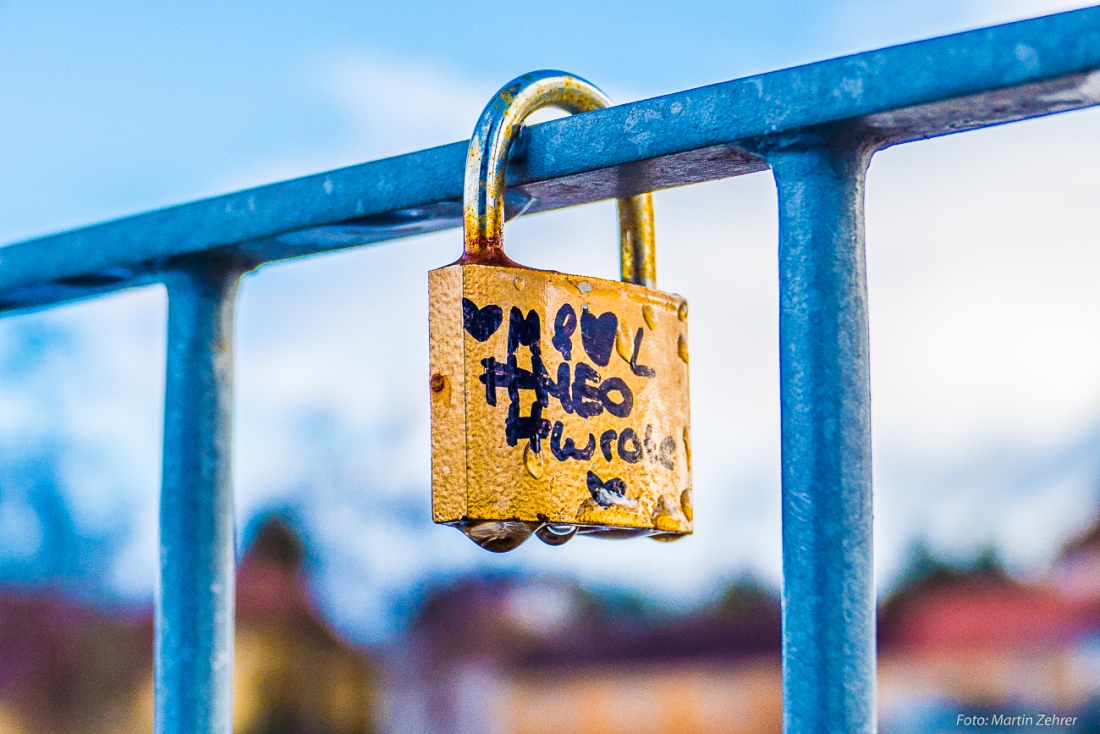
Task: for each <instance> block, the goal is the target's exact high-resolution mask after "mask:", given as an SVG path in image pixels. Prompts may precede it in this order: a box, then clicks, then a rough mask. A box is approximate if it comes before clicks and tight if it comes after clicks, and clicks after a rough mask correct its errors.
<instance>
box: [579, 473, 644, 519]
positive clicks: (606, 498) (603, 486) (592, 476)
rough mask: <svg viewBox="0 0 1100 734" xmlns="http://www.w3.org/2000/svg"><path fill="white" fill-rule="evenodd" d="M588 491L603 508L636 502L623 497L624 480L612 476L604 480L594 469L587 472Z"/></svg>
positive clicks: (624, 491)
mask: <svg viewBox="0 0 1100 734" xmlns="http://www.w3.org/2000/svg"><path fill="white" fill-rule="evenodd" d="M587 479H588V491H589V492H591V493H592V499H593V500H595V502H596V504H597V505H599V506H600V507H602V508H604V509H605V510H606V509H607V508H608V507H611V505H632V504H637V501H636V500H630V499H628V498H627V497H625V494H626V482H624V481H623V480H622V479H619V478H618V477H612V478H611V479H608V480H607V481H606V482H605V481H603V480H602V479H600V477H599V476H598V475H597V474H596V472H594V471H590V472H588V478H587Z"/></svg>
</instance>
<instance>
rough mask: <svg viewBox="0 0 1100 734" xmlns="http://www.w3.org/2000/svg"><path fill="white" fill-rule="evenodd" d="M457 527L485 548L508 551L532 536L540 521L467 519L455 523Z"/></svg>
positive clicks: (501, 551)
mask: <svg viewBox="0 0 1100 734" xmlns="http://www.w3.org/2000/svg"><path fill="white" fill-rule="evenodd" d="M455 527H456V528H458V529H459V530H461V531H462V534H463V535H465V536H466V537H467V538H469V539H470V540H472V541H474V542H475V543H477V544H478V545H479V546H481V547H482V548H484V549H485V550H487V551H492V552H493V553H507V552H508V551H510V550H514V549H516V548H518V547H520V546H521V545H522V544H523V542H524V541H525V540H527V539H528V538H530V537H531V535H532V533H534V532H535V530H536V529H538V527H539V523H537V522H521V521H519V520H466V521H463V522H457V523H455Z"/></svg>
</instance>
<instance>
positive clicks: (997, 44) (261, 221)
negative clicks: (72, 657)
mask: <svg viewBox="0 0 1100 734" xmlns="http://www.w3.org/2000/svg"><path fill="white" fill-rule="evenodd" d="M1098 71H1100V8H1088V9H1085V10H1079V11H1074V12H1069V13H1061V14H1058V15H1052V16H1048V17H1045V18H1037V19H1034V20H1029V21H1023V22H1019V23H1011V24H1007V25H1003V26H997V27H994V28H989V29H984V30H978V31H970V32H967V33H960V34H956V35H952V36H945V37H943V38H936V39H932V40H928V41H921V42H919V43H911V44H906V45H902V46H894V47H892V48H887V49H882V50H879V51H871V52H867V53H861V54H856V55H853V56H846V57H843V58H838V59H832V60H830V61H823V62H819V63H815V64H809V65H806V66H799V67H795V68H792V69H786V70H783V71H776V72H771V73H768V74H761V75H758V76H752V77H747V78H745V79H740V80H736V81H730V82H724V83H722V84H715V85H712V86H708V87H701V88H699V89H692V90H687V91H683V92H677V93H675V94H669V95H666V96H663V97H656V98H654V99H648V100H643V101H641V102H636V103H633V104H627V105H621V106H618V107H612V108H608V109H606V110H597V111H594V112H588V113H585V114H583V115H574V116H571V117H568V118H564V119H561V120H554V121H551V122H546V123H543V124H541V125H536V126H534V127H532V128H531V129H530V130H528V131H527V132H526V133H525V138H526V143H525V145H524V146H522V147H523V148H525V153H524V154H523V155H522V157H521V158H519V159H517V160H515V161H514V162H511V163H509V166H508V174H509V175H508V185H509V187H510V189H511V195H512V196H513V198H515V199H520V200H525V201H526V202H528V207H527V212H528V213H533V212H537V211H544V210H547V209H554V208H557V207H562V206H571V205H574V204H583V203H588V202H592V201H598V200H602V199H610V198H618V197H622V196H631V195H635V194H639V193H643V192H646V191H651V190H655V189H660V188H665V187H669V186H678V185H682V184H688V183H696V182H699V181H706V180H711V179H717V178H724V177H728V176H736V175H740V174H743V173H749V172H752V171H758V170H762V169H763V168H764V167H765V165H766V164H765V163H764V162H763V161H762V160H760V158H759V157H757V156H755V155H753V154H752V153H751V152H749V150H750V149H751V148H752V147H753V146H754V145H755V141H757V140H758V139H759V138H761V137H767V136H773V135H783V134H789V133H793V132H798V131H801V130H807V129H811V128H814V127H816V126H819V125H824V124H831V123H836V122H839V121H842V120H847V121H852V122H855V123H857V124H859V125H861V126H862V127H863V128H865V129H866V130H867V132H868V135H869V136H870V137H873V138H874V139H875V140H876V144H877V145H878V146H880V147H882V146H886V145H893V144H896V143H901V142H906V141H911V140H918V139H921V138H926V137H930V136H933V135H943V134H947V133H951V132H956V131H958V130H965V129H970V128H974V127H981V126H986V125H993V124H998V123H1002V122H1008V121H1012V120H1020V119H1024V118H1028V117H1036V116H1039V115H1046V114H1051V113H1054V112H1061V111H1065V110H1071V109H1079V108H1081V107H1088V106H1091V105H1095V104H1097V103H1100V91H1098V90H1100V78H1098V77H1096V76H1095V74H1096V73H1097V72H1098ZM466 147H467V143H454V144H451V145H446V146H441V147H438V148H432V149H429V150H424V151H419V152H417V153H410V154H408V155H403V156H397V157H395V158H388V159H385V160H381V161H374V162H371V163H364V164H362V165H358V166H351V167H349V168H343V169H339V170H336V171H330V172H328V173H322V174H317V175H314V176H306V177H304V178H299V179H295V180H292V181H286V182H283V183H278V184H273V185H270V186H262V187H259V188H255V189H249V190H247V191H241V192H238V193H235V194H229V195H226V196H220V197H216V198H213V199H206V200H204V201H198V202H194V203H192V204H185V205H182V206H176V207H171V208H168V209H162V210H160V211H155V212H150V213H148V214H142V215H139V216H135V217H130V218H127V219H121V220H117V221H114V222H108V223H105V224H99V225H96V226H93V227H87V228H84V229H79V230H74V231H72V232H67V233H64V234H59V235H53V236H50V237H43V238H39V239H36V240H29V241H26V242H21V243H17V244H14V245H8V246H7V247H4V248H2V249H0V311H4V310H6V311H11V310H16V309H22V308H28V307H34V306H41V305H48V304H51V303H57V302H60V301H64V300H70V299H73V298H81V297H85V296H89V295H94V294H96V293H102V292H105V291H110V290H117V289H119V288H125V287H130V286H133V285H135V284H141V283H144V282H150V281H151V280H155V279H156V278H157V273H158V272H159V271H160V270H161V269H162V268H163V267H164V263H165V262H166V261H169V260H171V259H172V258H174V257H178V256H181V255H187V254H195V253H201V252H214V251H219V250H223V249H225V248H232V249H233V250H235V251H237V252H238V253H239V254H240V255H242V256H247V257H248V258H250V259H251V261H252V263H253V264H260V263H262V262H267V261H269V260H276V259H282V258H288V257H295V256H299V255H307V254H313V253H317V252H324V251H329V250H335V249H339V248H342V247H350V246H355V245H362V244H368V243H371V242H377V241H381V240H386V239H392V238H395V237H402V236H406V235H410V234H416V233H419V232H425V231H431V230H434V229H441V228H444V227H455V226H459V224H460V220H461V216H460V211H461V205H460V202H461V198H462V171H463V164H464V161H465V152H466Z"/></svg>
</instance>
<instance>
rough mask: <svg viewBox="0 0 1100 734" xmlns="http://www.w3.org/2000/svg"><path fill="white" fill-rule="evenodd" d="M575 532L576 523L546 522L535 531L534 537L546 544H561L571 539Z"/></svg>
mask: <svg viewBox="0 0 1100 734" xmlns="http://www.w3.org/2000/svg"><path fill="white" fill-rule="evenodd" d="M576 534H577V526H576V525H558V524H556V523H546V524H545V525H543V526H542V527H541V528H539V529H538V530H536V531H535V537H536V538H538V539H539V540H541V541H542V542H543V543H546V544H547V545H561V544H562V543H566V542H568V541H570V540H572V538H573V536H574V535H576Z"/></svg>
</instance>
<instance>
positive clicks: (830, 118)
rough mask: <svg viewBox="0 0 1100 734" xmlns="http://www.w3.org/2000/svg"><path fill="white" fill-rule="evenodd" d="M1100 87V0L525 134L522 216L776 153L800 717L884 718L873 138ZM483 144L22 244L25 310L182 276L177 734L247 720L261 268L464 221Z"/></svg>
mask: <svg viewBox="0 0 1100 734" xmlns="http://www.w3.org/2000/svg"><path fill="white" fill-rule="evenodd" d="M1096 104H1100V8H1088V9H1084V10H1078V11H1074V12H1070V13H1061V14H1058V15H1052V16H1048V17H1045V18H1037V19H1034V20H1028V21H1022V22H1019V23H1011V24H1008V25H1002V26H997V27H994V28H988V29H985V30H978V31H972V32H968V33H960V34H956V35H952V36H945V37H943V38H936V39H932V40H928V41H921V42H919V43H911V44H906V45H903V46H895V47H892V48H887V49H882V50H879V51H871V52H867V53H862V54H856V55H853V56H846V57H843V58H839V59H833V60H830V61H823V62H820V63H816V64H808V65H806V66H800V67H796V68H792V69H786V70H783V71H776V72H772V73H769V74H762V75H759V76H753V77H748V78H745V79H738V80H736V81H730V82H725V83H722V84H715V85H712V86H708V87H701V88H699V89H692V90H688V91H684V92H677V93H675V94H670V95H666V96H663V97H656V98H653V99H648V100H643V101H641V102H636V103H633V104H627V105H621V106H618V107H612V108H608V109H605V110H599V111H595V112H589V113H585V114H581V115H575V116H573V117H568V118H564V119H561V120H554V121H552V122H546V123H543V124H541V125H536V126H533V127H531V128H530V129H528V130H525V131H524V132H523V134H522V135H521V137H520V139H519V141H518V143H517V145H516V146H515V150H514V151H513V155H512V162H511V163H510V164H509V166H508V179H507V181H508V187H507V192H506V196H505V207H506V212H510V213H511V214H512V215H516V214H521V213H532V212H538V211H545V210H550V209H555V208H560V207H566V206H573V205H577V204H585V203H589V202H593V201H599V200H602V199H610V198H621V197H625V196H633V195H637V194H640V193H644V192H647V191H653V190H657V189H662V188H667V187H671V186H681V185H684V184H690V183H697V182H701V181H709V180H713V179H718V178H725V177H730V176H737V175H741V174H744V173H750V172H753V171H760V170H764V169H766V168H771V169H772V171H773V174H774V176H775V181H776V189H777V192H778V197H779V279H780V283H779V306H780V315H779V316H780V319H779V320H780V355H779V371H780V395H781V425H782V463H783V472H782V477H783V487H782V507H783V702H784V703H783V706H784V729H785V731H787V732H799V733H802V732H805V733H807V734H810V733H812V734H819V733H821V732H838V733H839V732H845V733H847V732H865V733H870V732H873V731H874V730H875V686H874V681H875V594H874V581H873V576H872V557H871V546H872V543H871V525H872V519H871V518H872V511H871V508H872V503H871V499H872V495H871V439H870V436H871V414H870V387H869V386H870V368H869V363H868V353H869V333H868V318H867V281H866V260H865V243H864V217H863V192H864V188H865V175H866V171H867V166H868V164H869V162H870V160H871V156H872V155H873V154H874V153H875V152H876V151H878V150H881V149H882V148H885V147H887V146H890V145H896V144H899V143H905V142H910V141H914V140H921V139H924V138H929V137H933V136H936V135H945V134H949V133H952V132H957V131H960V130H970V129H974V128H980V127H987V126H990V125H997V124H1001V123H1005V122H1012V121H1014V120H1022V119H1026V118H1031V117H1038V116H1041V115H1048V114H1052V113H1056V112H1064V111H1067V110H1075V109H1080V108H1084V107H1089V106H1092V105H1096ZM466 149H467V144H466V143H454V144H451V145H445V146H441V147H438V148H432V149H429V150H423V151H419V152H416V153H410V154H408V155H403V156H397V157H394V158H387V159H385V160H380V161H374V162H371V163H364V164H362V165H357V166H351V167H348V168H342V169H339V170H335V171H330V172H328V173H321V174H317V175H313V176H306V177H303V178H298V179H294V180H291V181H285V182H282V183H278V184H272V185H269V186H261V187H258V188H254V189H249V190H246V191H241V192H238V193H234V194H228V195H226V196H219V197H215V198H211V199H205V200H202V201H197V202H194V203H190V204H184V205H181V206H175V207H169V208H167V209H161V210H159V211H154V212H150V213H147V214H141V215H138V216H133V217H128V218H124V219H119V220H116V221H112V222H107V223H104V224H99V225H95V226H92V227H86V228H83V229H78V230H73V231H71V232H66V233H62V234H58V235H52V236H49V237H41V238H38V239H34V240H28V241H24V242H19V243H15V244H11V245H8V246H5V247H2V248H0V312H2V313H9V314H10V313H17V312H21V311H26V310H29V309H37V308H45V307H49V306H52V305H55V304H58V303H63V302H66V301H70V300H73V299H78V298H86V297H89V296H94V295H97V294H102V293H107V292H111V291H115V290H119V289H122V288H129V287H133V286H138V285H143V284H147V283H153V282H164V283H166V284H167V288H168V298H169V314H168V360H167V376H166V390H165V393H166V394H165V432H164V468H163V479H162V485H161V505H160V542H161V549H160V554H161V556H160V575H159V579H158V586H157V610H156V624H157V633H156V707H155V708H156V728H157V732H159V734H184V733H187V734H196V733H204V734H205V733H207V732H209V733H214V732H216V733H217V734H229V732H230V731H231V728H232V695H231V694H232V659H233V648H232V640H233V596H234V591H233V578H234V574H233V552H234V548H233V519H232V506H233V502H232V484H231V472H230V466H229V457H230V454H231V451H230V437H231V435H232V434H231V430H230V424H231V420H232V399H231V398H232V351H231V348H230V345H231V344H232V329H233V306H234V301H235V295H236V289H237V283H238V281H239V278H240V276H241V274H242V273H244V272H246V271H248V270H250V269H253V268H255V267H257V266H259V265H262V264H263V263H265V262H270V261H274V260H283V259H287V258H293V257H298V256H302V255H310V254H316V253H321V252H328V251H333V250H338V249H342V248H345V247H354V246H359V245H366V244H370V243H373V242H380V241H383V240H390V239H395V238H399V237H406V236H410V235H414V234H420V233H424V232H430V231H434V230H439V229H444V228H448V227H458V226H460V225H461V223H462V222H461V197H462V189H463V172H464V167H465V157H466ZM425 502H427V498H425Z"/></svg>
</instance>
